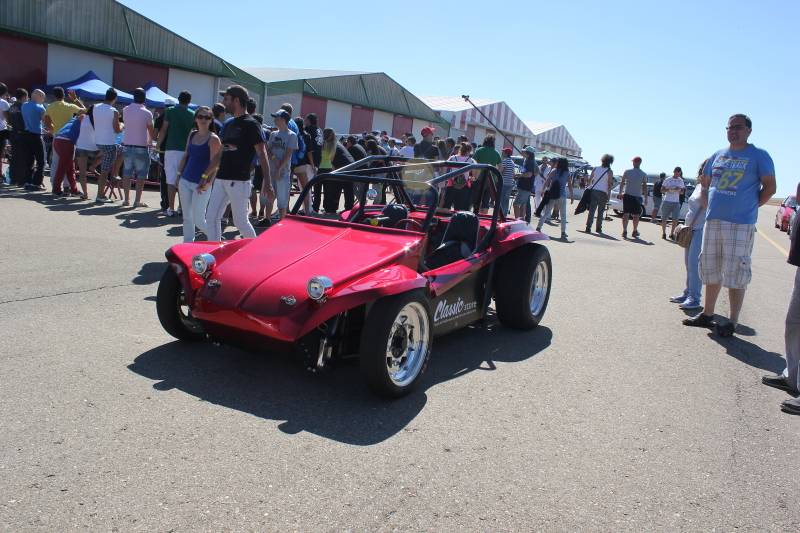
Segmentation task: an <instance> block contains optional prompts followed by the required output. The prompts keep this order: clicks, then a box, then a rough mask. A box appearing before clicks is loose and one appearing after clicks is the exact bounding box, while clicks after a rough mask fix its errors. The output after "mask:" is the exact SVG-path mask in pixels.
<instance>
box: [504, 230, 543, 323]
mask: <svg viewBox="0 0 800 533" xmlns="http://www.w3.org/2000/svg"><path fill="white" fill-rule="evenodd" d="M497 266H498V269H497V272H496V273H495V278H494V282H495V293H494V300H495V311H496V312H497V318H498V319H499V320H500V323H501V324H503V325H504V326H507V327H510V328H515V329H532V328H535V327H536V326H538V325H539V322H541V320H542V318H543V317H544V312H545V311H546V310H547V303H548V301H549V300H550V286H551V284H552V280H553V267H552V263H551V261H550V252H549V251H548V250H547V248H545V247H544V246H542V245H540V244H528V245H526V246H523V247H521V248H517V249H516V250H514V251H512V252H511V253H509V254H508V255H506V256H505V257H503V258H502V260H501V261H500V263H499V264H498V265H497Z"/></svg>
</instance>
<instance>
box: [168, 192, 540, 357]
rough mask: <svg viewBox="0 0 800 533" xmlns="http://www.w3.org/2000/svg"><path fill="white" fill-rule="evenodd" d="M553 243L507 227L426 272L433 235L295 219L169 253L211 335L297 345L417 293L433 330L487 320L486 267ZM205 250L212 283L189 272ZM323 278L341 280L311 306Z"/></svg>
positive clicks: (520, 225) (523, 228)
mask: <svg viewBox="0 0 800 533" xmlns="http://www.w3.org/2000/svg"><path fill="white" fill-rule="evenodd" d="M376 208H379V207H378V206H376ZM415 214H416V213H415ZM420 216H421V215H420ZM436 220H437V223H439V224H446V222H447V220H446V218H437V219H436ZM490 225H491V218H490V217H481V219H480V230H479V232H480V234H481V235H485V233H486V232H487V231H489V228H490ZM545 239H547V237H546V236H545V235H543V234H542V233H539V232H536V231H533V230H531V228H530V227H529V226H528V225H527V224H525V223H524V222H520V221H516V220H514V221H506V222H501V223H500V224H498V225H497V227H496V230H495V232H494V237H493V238H492V240H491V242H490V244H489V245H488V246H487V247H486V248H485V249H484V250H482V251H480V252H476V253H474V254H472V255H471V256H469V257H467V258H465V259H461V260H458V261H455V262H453V263H451V264H447V265H444V266H442V267H439V268H435V269H430V270H426V269H425V268H424V266H422V265H423V264H424V263H423V262H422V259H423V257H424V254H425V253H426V249H427V248H428V246H429V244H430V243H429V242H428V235H426V234H425V233H422V232H418V231H411V230H404V229H393V228H383V227H373V226H370V225H365V224H360V223H352V222H346V221H343V220H325V219H320V218H310V217H305V216H299V215H288V216H287V217H285V218H284V219H283V220H282V221H281V222H279V223H277V224H276V225H274V226H273V227H271V228H270V229H268V230H267V231H265V232H264V233H263V234H262V235H260V236H259V237H257V238H255V239H241V240H235V241H228V242H225V243H210V242H198V243H187V244H179V245H176V246H173V247H172V248H171V249H170V250H169V251H168V252H167V254H166V255H167V259H168V260H169V263H170V265H171V266H172V268H173V269H174V270H175V271H176V273H177V274H178V277H179V279H180V280H181V283H182V285H183V288H184V291H185V294H186V297H187V303H188V305H189V307H190V308H191V312H192V314H193V316H194V318H196V319H198V320H199V321H200V322H201V323H202V324H203V326H204V329H205V330H206V331H207V332H208V333H209V334H211V335H212V337H215V338H218V339H220V340H231V341H232V340H235V337H237V336H238V335H240V334H256V335H258V336H260V337H264V338H268V339H272V340H277V341H283V342H289V343H291V342H294V341H297V340H299V339H300V338H301V337H303V336H304V335H307V334H309V333H310V332H312V331H313V330H314V329H315V328H317V327H319V326H320V325H322V324H323V323H325V322H326V321H328V320H329V319H331V318H332V317H335V316H337V315H339V314H341V313H343V312H345V311H348V310H350V309H353V308H356V307H359V306H363V305H368V304H370V303H371V302H373V301H375V300H377V299H379V298H382V297H384V296H390V295H394V294H400V293H404V292H407V291H410V290H414V289H423V290H424V291H426V293H427V294H428V295H429V297H430V300H431V302H432V309H431V312H432V313H433V319H434V333H436V334H441V333H445V332H447V331H451V330H453V329H457V328H459V327H463V326H465V325H467V324H468V323H471V322H474V321H475V320H478V319H480V318H482V316H483V314H484V309H483V306H482V305H481V302H480V301H478V291H477V285H478V284H479V283H481V282H482V280H483V279H485V272H486V268H487V267H488V266H489V265H490V264H491V263H492V262H493V261H495V260H496V259H497V258H498V257H500V256H502V255H504V254H507V253H508V252H509V251H511V250H513V249H514V248H517V247H519V246H522V245H523V244H525V243H529V242H533V241H537V240H545ZM202 253H210V254H212V255H213V256H214V257H215V260H216V262H215V265H214V269H213V271H212V272H211V273H210V276H209V277H207V278H204V277H202V276H200V275H198V274H196V273H195V272H194V271H193V270H192V268H191V265H192V258H193V257H194V256H196V255H198V254H202ZM482 273H483V274H484V275H481V274H482ZM320 275H324V276H326V277H328V278H330V280H331V281H332V282H333V287H332V289H331V291H330V293H329V294H328V295H327V297H326V299H325V300H324V301H323V302H317V301H314V300H311V299H310V298H309V296H308V294H307V289H306V286H307V283H308V281H309V279H311V278H313V277H315V276H320Z"/></svg>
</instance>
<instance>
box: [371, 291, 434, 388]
mask: <svg viewBox="0 0 800 533" xmlns="http://www.w3.org/2000/svg"><path fill="white" fill-rule="evenodd" d="M410 312H412V313H414V315H415V317H416V319H417V320H418V322H419V325H418V326H417V327H416V328H413V329H414V330H417V331H413V330H412V331H413V333H412V334H411V335H412V336H414V341H417V340H418V341H419V344H420V346H421V349H420V351H419V353H418V354H417V358H416V359H414V360H413V361H414V364H413V365H409V367H408V368H409V372H408V374H407V377H406V379H404V380H402V381H401V382H398V381H400V380H398V375H397V374H393V373H392V371H391V370H390V368H389V366H390V365H389V362H390V360H391V357H390V355H389V352H390V350H391V348H392V346H393V338H399V339H400V340H401V341H402V340H403V339H402V337H403V335H402V334H399V333H398V332H397V329H396V328H394V325H395V323H396V322H398V321H399V320H400V321H401V320H402V319H401V317H402V316H403V315H404V313H405V314H409V313H410ZM412 320H413V318H412ZM404 331H405V329H404ZM393 332H394V334H393ZM405 337H406V339H405V340H408V339H409V335H408V334H406V335H405ZM432 346H433V320H432V319H431V312H430V304H429V302H428V298H427V297H426V295H425V293H424V292H423V291H422V290H415V291H410V292H407V293H403V294H398V295H396V296H389V297H386V298H381V299H380V300H378V301H377V302H375V304H374V305H373V306H372V309H370V310H369V313H368V314H367V317H366V320H365V322H364V329H363V330H362V333H361V344H360V350H359V351H360V358H361V372H362V374H363V375H364V378H365V380H366V382H367V385H368V386H369V388H370V389H371V390H372V391H373V392H374V393H376V394H378V395H379V396H384V397H387V398H398V397H400V396H404V395H406V394H408V393H409V392H411V391H412V390H413V389H414V388H415V387H416V386H417V384H418V383H419V381H420V377H421V376H422V374H423V373H424V372H425V368H426V367H427V366H428V360H429V359H430V354H431V349H432ZM403 349H405V346H403V347H400V348H399V349H398V352H402V351H403ZM407 353H408V352H407ZM408 360H409V361H411V357H410V356H409V358H408ZM393 375H394V378H393Z"/></svg>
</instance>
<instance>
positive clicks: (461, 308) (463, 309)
mask: <svg viewBox="0 0 800 533" xmlns="http://www.w3.org/2000/svg"><path fill="white" fill-rule="evenodd" d="M477 308H478V302H475V301H472V302H465V301H464V300H463V298H461V297H460V296H459V298H458V300H456V301H455V302H452V303H451V302H448V301H447V298H444V299H442V301H440V302H439V304H438V305H437V306H436V311H434V313H433V323H434V324H444V323H446V322H450V321H451V320H455V319H457V318H459V317H462V316H464V315H468V314H470V313H474V312H475V310H476V309H477Z"/></svg>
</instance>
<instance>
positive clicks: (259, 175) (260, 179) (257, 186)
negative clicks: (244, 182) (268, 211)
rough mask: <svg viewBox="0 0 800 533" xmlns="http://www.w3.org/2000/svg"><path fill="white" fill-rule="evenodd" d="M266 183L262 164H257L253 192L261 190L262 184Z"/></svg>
mask: <svg viewBox="0 0 800 533" xmlns="http://www.w3.org/2000/svg"><path fill="white" fill-rule="evenodd" d="M263 184H264V173H263V172H261V166H257V167H256V169H255V170H254V171H253V192H255V193H256V194H258V193H260V192H261V186H262V185H263Z"/></svg>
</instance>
